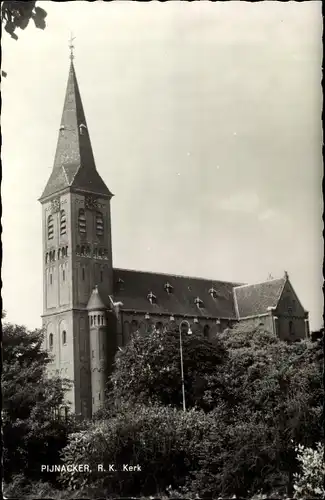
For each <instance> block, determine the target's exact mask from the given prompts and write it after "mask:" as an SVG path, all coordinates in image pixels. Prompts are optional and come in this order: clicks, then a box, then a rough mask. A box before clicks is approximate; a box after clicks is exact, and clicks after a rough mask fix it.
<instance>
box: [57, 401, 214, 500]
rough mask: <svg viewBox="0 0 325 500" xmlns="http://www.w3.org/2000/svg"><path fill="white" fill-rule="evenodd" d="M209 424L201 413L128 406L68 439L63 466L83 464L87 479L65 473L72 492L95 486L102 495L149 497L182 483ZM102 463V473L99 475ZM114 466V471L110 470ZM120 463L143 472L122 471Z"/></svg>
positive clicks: (196, 464) (199, 451)
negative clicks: (108, 418) (111, 465)
mask: <svg viewBox="0 0 325 500" xmlns="http://www.w3.org/2000/svg"><path fill="white" fill-rule="evenodd" d="M212 423H213V422H212V421H211V419H210V418H209V417H207V416H206V415H205V414H204V413H203V412H201V411H195V410H190V411H187V412H183V411H179V410H176V409H174V408H171V407H162V406H157V405H153V406H148V407H145V406H139V405H137V406H127V407H123V408H121V410H120V412H119V414H118V415H117V416H116V417H114V418H112V419H110V420H109V421H101V422H99V421H97V422H96V423H93V424H91V425H90V427H89V429H88V430H87V431H86V432H82V433H77V434H74V435H72V436H71V438H70V442H69V445H68V446H67V447H66V448H65V449H64V451H63V463H64V464H78V463H83V464H85V463H87V464H89V466H90V469H91V470H92V473H91V474H87V475H86V474H81V473H66V474H62V475H61V481H62V484H63V485H65V486H66V487H68V488H70V489H76V488H83V487H87V486H88V487H90V486H91V487H93V488H94V487H97V488H100V489H102V490H104V491H105V496H108V495H110V494H118V495H122V496H123V495H131V494H132V495H152V494H154V495H155V494H158V493H159V492H162V491H164V490H166V488H167V487H168V486H170V487H171V488H174V489H176V488H178V487H180V486H182V485H184V484H185V481H186V479H188V478H189V477H190V475H191V473H193V472H194V471H196V470H197V468H198V467H199V459H200V456H201V455H202V453H203V450H202V442H203V438H204V436H205V435H207V434H208V433H209V432H210V428H211V425H212ZM97 464H103V466H104V469H105V471H106V472H99V471H97ZM109 464H115V466H116V469H117V470H116V471H111V472H110V471H109ZM123 464H131V465H132V464H133V465H137V464H139V465H140V467H141V471H136V472H125V471H124V472H123V470H121V468H122V466H123Z"/></svg>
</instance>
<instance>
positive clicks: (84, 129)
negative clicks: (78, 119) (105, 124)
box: [79, 123, 87, 135]
mask: <svg viewBox="0 0 325 500" xmlns="http://www.w3.org/2000/svg"><path fill="white" fill-rule="evenodd" d="M86 130H87V127H86V125H85V124H84V123H81V124H80V125H79V132H80V135H83V134H84V132H85V131H86Z"/></svg>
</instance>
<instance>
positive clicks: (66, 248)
mask: <svg viewBox="0 0 325 500" xmlns="http://www.w3.org/2000/svg"><path fill="white" fill-rule="evenodd" d="M65 256H66V257H68V247H67V246H66V247H65Z"/></svg>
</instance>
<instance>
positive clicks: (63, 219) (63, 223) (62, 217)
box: [60, 210, 67, 236]
mask: <svg viewBox="0 0 325 500" xmlns="http://www.w3.org/2000/svg"><path fill="white" fill-rule="evenodd" d="M66 233H67V220H66V215H65V210H61V212H60V235H61V236H62V235H63V234H66Z"/></svg>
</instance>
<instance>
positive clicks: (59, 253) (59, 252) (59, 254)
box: [58, 248, 64, 260]
mask: <svg viewBox="0 0 325 500" xmlns="http://www.w3.org/2000/svg"><path fill="white" fill-rule="evenodd" d="M62 257H64V253H63V249H62ZM60 259H61V248H59V250H58V260H60Z"/></svg>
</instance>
